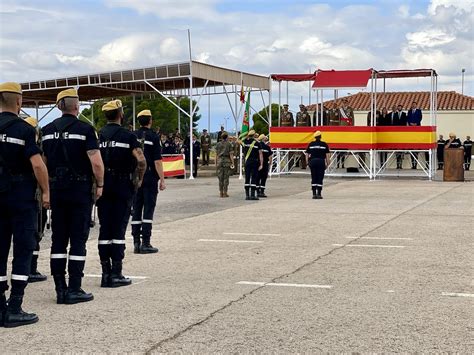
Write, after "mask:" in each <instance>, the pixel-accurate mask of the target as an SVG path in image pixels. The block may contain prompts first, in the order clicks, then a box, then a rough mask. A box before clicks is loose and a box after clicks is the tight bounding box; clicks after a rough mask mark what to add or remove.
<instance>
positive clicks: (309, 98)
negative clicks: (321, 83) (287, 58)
mask: <svg viewBox="0 0 474 355" xmlns="http://www.w3.org/2000/svg"><path fill="white" fill-rule="evenodd" d="M309 73H310V74H311V65H310V66H309ZM312 85H313V83H312V82H311V80H310V81H309V85H308V105H311V86H312Z"/></svg>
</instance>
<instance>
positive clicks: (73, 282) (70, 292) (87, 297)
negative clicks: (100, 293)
mask: <svg viewBox="0 0 474 355" xmlns="http://www.w3.org/2000/svg"><path fill="white" fill-rule="evenodd" d="M81 281H82V278H81V277H77V276H71V277H69V287H68V288H67V292H66V297H65V298H64V303H65V304H75V303H79V302H89V301H92V300H93V299H94V296H93V295H92V293H87V292H85V291H84V290H83V289H82V288H81Z"/></svg>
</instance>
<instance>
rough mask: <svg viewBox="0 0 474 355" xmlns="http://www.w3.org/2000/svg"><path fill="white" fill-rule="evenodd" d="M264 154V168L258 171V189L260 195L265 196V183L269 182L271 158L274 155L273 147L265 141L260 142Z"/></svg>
mask: <svg viewBox="0 0 474 355" xmlns="http://www.w3.org/2000/svg"><path fill="white" fill-rule="evenodd" d="M260 147H261V149H262V155H263V168H262V170H260V171H259V172H258V181H257V191H258V196H259V197H266V196H265V185H266V183H267V178H268V171H269V169H270V163H269V162H268V160H269V158H270V157H271V156H272V155H273V152H272V148H270V146H269V145H268V144H265V142H260Z"/></svg>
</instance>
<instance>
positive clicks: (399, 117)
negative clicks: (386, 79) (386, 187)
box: [391, 105, 407, 169]
mask: <svg viewBox="0 0 474 355" xmlns="http://www.w3.org/2000/svg"><path fill="white" fill-rule="evenodd" d="M392 113H393V111H392ZM391 118H392V119H393V126H406V125H407V114H406V113H405V112H403V106H402V105H398V106H397V109H396V111H395V113H394V114H393V115H392V116H391ZM396 156H397V169H403V153H397V154H396Z"/></svg>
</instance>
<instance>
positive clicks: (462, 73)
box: [461, 68, 466, 95]
mask: <svg viewBox="0 0 474 355" xmlns="http://www.w3.org/2000/svg"><path fill="white" fill-rule="evenodd" d="M465 72H466V69H465V68H462V69H461V94H462V95H464V73H465Z"/></svg>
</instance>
